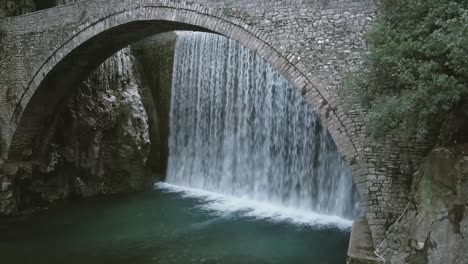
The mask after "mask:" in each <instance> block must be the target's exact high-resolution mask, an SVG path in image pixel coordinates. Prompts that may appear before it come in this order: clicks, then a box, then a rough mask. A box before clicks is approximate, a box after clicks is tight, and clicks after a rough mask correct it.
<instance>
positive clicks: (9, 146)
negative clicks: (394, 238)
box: [0, 0, 427, 242]
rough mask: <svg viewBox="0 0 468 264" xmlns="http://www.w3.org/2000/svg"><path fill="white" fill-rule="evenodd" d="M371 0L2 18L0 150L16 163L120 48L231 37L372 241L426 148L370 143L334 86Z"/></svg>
mask: <svg viewBox="0 0 468 264" xmlns="http://www.w3.org/2000/svg"><path fill="white" fill-rule="evenodd" d="M374 15H375V6H374V3H373V1H372V0H223V1H217V0H195V1H191V3H188V2H180V1H169V0H89V1H79V2H77V3H75V4H68V5H63V6H59V7H55V8H51V9H46V10H43V11H38V12H35V13H30V14H26V15H22V16H17V17H12V18H6V19H3V20H1V21H0V41H1V43H0V55H1V56H0V131H1V135H0V139H2V141H1V142H0V148H1V154H2V159H3V160H4V161H7V160H9V161H15V159H17V158H18V157H19V156H20V154H21V152H22V151H24V149H25V148H27V146H28V144H31V142H32V139H33V138H34V137H35V136H37V135H38V133H39V131H40V128H41V124H43V123H46V122H48V118H49V117H50V116H51V114H52V113H53V112H54V110H55V109H56V108H57V107H58V106H59V105H60V104H61V103H62V102H64V99H65V98H66V97H67V95H69V94H71V90H72V89H74V88H75V87H77V86H78V84H79V83H80V82H82V81H83V80H84V79H85V77H86V76H87V75H88V74H89V73H90V72H91V70H92V69H94V68H96V67H97V66H98V65H99V64H100V63H101V62H103V61H104V60H105V59H106V58H108V57H109V56H111V55H112V54H113V53H114V52H116V51H118V50H119V49H121V48H123V47H125V46H127V45H129V44H131V43H133V42H136V41H139V40H141V39H144V38H146V37H149V36H151V35H154V34H158V33H162V32H167V31H173V30H200V31H209V32H215V33H218V34H222V35H225V36H227V37H229V38H232V39H234V40H237V41H238V42H240V43H241V44H243V45H244V46H246V47H248V48H250V49H251V50H253V51H255V52H256V53H258V54H259V55H260V56H262V57H263V58H264V59H265V60H266V61H268V62H269V63H270V64H271V65H273V67H274V68H276V69H277V70H278V71H279V72H281V73H282V74H283V75H284V76H285V77H286V78H287V79H288V80H289V81H290V82H291V83H292V84H293V85H294V86H295V87H296V88H297V89H298V90H299V91H300V93H301V94H302V95H303V96H304V98H305V100H306V101H307V102H308V103H309V104H310V106H311V107H312V108H313V109H314V110H315V111H316V113H318V115H319V116H320V118H321V120H322V121H323V123H324V124H325V125H326V126H327V127H328V130H329V131H330V134H331V135H332V137H333V139H334V140H335V142H336V144H337V146H338V148H339V150H340V152H341V154H342V156H343V158H344V159H345V160H346V161H347V163H348V164H349V166H350V168H351V170H352V173H353V177H354V181H355V183H356V184H357V187H358V189H359V193H360V195H361V201H362V206H363V207H364V209H365V214H366V216H367V218H368V222H369V224H370V227H371V231H372V234H373V238H374V241H375V242H379V241H381V240H382V239H383V237H384V235H385V230H386V228H387V227H388V226H389V225H390V224H391V223H392V222H393V221H394V220H395V219H396V218H397V217H398V215H399V214H400V213H401V211H402V209H403V208H404V207H405V205H406V203H407V200H408V199H407V195H408V192H409V183H410V181H411V174H412V173H413V170H414V167H415V166H416V165H417V163H418V161H419V159H420V157H421V154H422V152H424V151H425V150H426V149H427V146H425V145H424V144H420V145H418V144H416V143H411V144H409V143H405V142H402V141H400V140H398V139H395V138H389V139H388V140H387V141H386V142H385V143H375V142H371V141H370V140H369V139H367V137H366V132H365V127H364V126H363V124H362V123H360V122H359V109H356V110H355V111H346V112H345V111H344V109H343V107H342V106H341V105H340V104H341V102H342V100H341V98H340V93H339V88H340V84H341V81H342V79H343V77H344V76H345V75H346V74H347V73H348V72H349V71H351V70H352V69H355V68H356V66H358V65H359V63H360V60H361V54H362V53H363V52H364V51H365V50H366V41H365V34H366V32H367V30H368V28H369V25H371V23H372V21H373V20H374V19H375V18H374Z"/></svg>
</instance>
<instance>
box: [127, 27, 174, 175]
mask: <svg viewBox="0 0 468 264" xmlns="http://www.w3.org/2000/svg"><path fill="white" fill-rule="evenodd" d="M175 42H176V34H175V32H170V33H165V34H159V35H156V36H155V37H151V38H149V39H146V40H144V41H141V42H139V43H136V44H134V45H132V47H131V51H132V54H133V55H134V56H135V58H136V60H135V62H136V63H135V66H136V68H137V69H138V70H137V72H138V74H139V76H140V77H139V78H138V79H139V80H140V82H141V89H140V91H141V93H142V99H143V100H142V101H143V104H144V105H145V109H146V112H147V113H148V121H149V122H148V125H149V130H150V141H151V149H150V155H149V160H148V165H149V166H150V167H151V171H152V172H153V173H154V174H156V176H157V178H159V179H163V178H164V177H165V175H166V169H167V159H168V157H169V142H168V141H169V114H170V109H171V104H170V103H171V88H172V68H173V64H174V52H175Z"/></svg>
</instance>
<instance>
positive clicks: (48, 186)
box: [0, 0, 175, 215]
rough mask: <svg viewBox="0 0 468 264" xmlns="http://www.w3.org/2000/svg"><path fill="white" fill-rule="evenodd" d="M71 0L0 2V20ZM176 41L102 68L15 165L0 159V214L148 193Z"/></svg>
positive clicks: (162, 158) (160, 145) (159, 161)
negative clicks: (78, 199)
mask: <svg viewBox="0 0 468 264" xmlns="http://www.w3.org/2000/svg"><path fill="white" fill-rule="evenodd" d="M71 2H74V0H51V1H44V0H37V1H32V0H22V1H10V0H0V10H2V14H0V15H3V16H13V15H20V14H24V13H27V12H31V11H34V10H36V9H41V8H47V7H51V6H55V5H58V4H66V3H71ZM174 42H175V34H166V35H165V36H164V37H155V38H152V39H150V40H145V41H143V42H142V43H139V44H137V45H135V48H134V49H132V50H134V52H133V53H134V55H135V56H136V57H137V58H138V60H137V61H135V57H134V56H133V55H132V54H131V52H130V47H129V48H126V49H124V50H122V51H120V52H118V53H117V54H115V55H114V56H112V57H111V58H109V59H108V60H107V61H106V62H104V63H103V64H102V65H101V66H100V67H99V68H98V69H96V70H95V71H94V72H93V73H92V74H91V75H90V76H89V78H88V79H87V80H86V81H85V82H84V83H83V84H82V85H81V86H80V87H79V88H78V89H76V90H75V92H74V93H73V94H71V95H70V97H69V99H68V100H67V101H66V102H63V103H62V105H61V106H59V107H58V108H57V110H56V111H55V115H54V116H52V117H50V118H49V120H48V121H47V122H46V123H45V124H44V127H43V131H42V134H41V136H40V137H39V138H37V139H36V141H35V142H32V143H31V145H30V146H29V147H28V149H24V150H23V154H22V157H21V159H20V160H19V161H18V160H15V161H14V162H12V161H4V160H3V161H2V160H0V215H2V214H3V215H11V214H16V213H20V212H28V211H30V210H34V209H38V208H43V207H47V206H49V205H50V204H52V203H55V202H57V201H61V200H64V199H70V198H74V197H88V196H94V195H103V194H112V193H122V192H133V191H140V190H144V189H148V188H151V186H152V183H153V181H154V177H155V175H158V176H159V177H163V175H164V173H165V166H166V162H167V155H168V150H167V136H168V133H169V123H168V122H169V109H170V87H171V81H172V60H173V53H174Z"/></svg>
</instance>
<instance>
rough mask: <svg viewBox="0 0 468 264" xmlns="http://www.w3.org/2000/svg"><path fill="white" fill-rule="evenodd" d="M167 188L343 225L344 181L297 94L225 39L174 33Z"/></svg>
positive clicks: (351, 207)
mask: <svg viewBox="0 0 468 264" xmlns="http://www.w3.org/2000/svg"><path fill="white" fill-rule="evenodd" d="M169 153H170V154H169V164H168V174H167V182H168V183H170V184H174V185H178V186H183V187H188V188H192V189H193V188H195V189H202V190H206V191H209V192H215V193H220V194H224V195H228V196H232V197H237V198H240V199H248V200H252V201H256V202H258V203H259V204H265V203H266V204H271V205H274V206H278V207H281V208H289V209H291V210H301V211H310V212H315V213H319V214H324V215H330V216H338V217H342V218H346V219H353V218H355V217H356V216H357V215H358V214H359V213H360V207H359V204H358V200H359V199H358V195H357V192H356V190H355V188H354V184H353V182H352V178H351V174H350V172H349V170H348V168H347V166H346V165H345V163H344V162H343V160H342V158H341V157H340V155H339V154H338V151H337V148H336V146H335V144H334V142H333V140H332V138H331V136H330V135H329V134H328V132H327V130H326V129H325V128H324V127H323V126H322V125H321V124H320V122H319V120H318V118H317V116H316V115H315V114H314V113H313V112H312V111H311V109H310V108H309V107H308V105H307V104H306V103H305V101H304V100H303V98H302V97H301V95H300V94H299V93H298V92H297V91H296V90H295V89H294V88H293V87H292V85H291V84H290V83H289V82H288V81H287V80H286V79H285V78H284V77H282V76H281V75H280V74H279V73H278V72H277V71H275V70H274V69H273V68H272V67H271V66H270V65H269V64H267V63H266V62H265V61H264V60H263V59H261V58H260V57H259V56H258V55H256V54H254V53H253V52H251V51H249V50H248V49H247V48H245V47H243V46H241V45H239V44H238V43H237V42H235V41H234V40H230V39H227V38H225V37H222V36H219V35H214V34H208V33H189V32H183V33H178V37H177V44H176V54H175V62H174V73H173V87H172V101H171V116H170V139H169Z"/></svg>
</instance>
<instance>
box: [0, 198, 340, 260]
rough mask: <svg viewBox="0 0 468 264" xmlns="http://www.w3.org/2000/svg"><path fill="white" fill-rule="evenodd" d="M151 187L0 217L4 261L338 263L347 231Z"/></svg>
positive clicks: (0, 253)
mask: <svg viewBox="0 0 468 264" xmlns="http://www.w3.org/2000/svg"><path fill="white" fill-rule="evenodd" d="M203 203H204V201H202V200H200V199H196V198H183V197H182V196H181V195H180V194H177V193H166V192H162V191H159V190H155V191H153V192H148V193H143V194H135V195H126V196H118V197H111V198H103V199H90V200H85V201H80V202H75V203H71V204H67V205H66V206H63V207H58V208H54V209H52V210H49V211H46V212H43V213H41V214H37V215H32V216H24V217H18V218H8V219H0V260H1V263H4V264H15V263H21V264H28V263H34V264H40V263H47V264H54V263H60V264H64V263H87V264H94V263H96V264H97V263H99V264H102V263H115V264H118V263H122V264H123V263H125V264H127V263H128V264H139V263H161V264H165V263H174V264H190V263H207V264H208V263H226V264H243V263H246V264H247V263H252V264H253V263H255V264H262V263H275V264H276V263H285V264H302V263H303V264H306V263H307V264H343V263H345V255H346V249H347V244H348V240H349V232H348V231H342V230H339V229H335V228H325V229H324V228H313V227H307V226H298V225H294V224H291V223H288V222H272V221H268V220H258V219H256V218H248V217H243V216H240V215H237V214H236V213H230V214H225V215H218V216H214V215H213V214H208V213H207V212H206V211H204V210H202V209H199V207H197V206H199V205H200V204H203Z"/></svg>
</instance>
